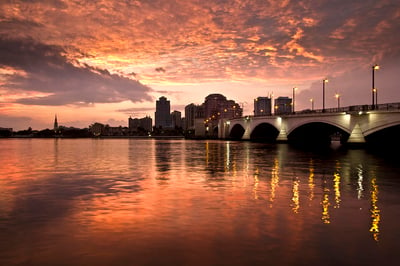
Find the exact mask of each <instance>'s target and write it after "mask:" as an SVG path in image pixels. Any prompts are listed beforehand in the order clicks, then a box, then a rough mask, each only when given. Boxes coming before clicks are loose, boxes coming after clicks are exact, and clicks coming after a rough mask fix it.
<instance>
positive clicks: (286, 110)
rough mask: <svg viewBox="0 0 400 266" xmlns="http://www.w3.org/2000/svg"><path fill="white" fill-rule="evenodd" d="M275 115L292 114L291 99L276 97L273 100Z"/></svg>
mask: <svg viewBox="0 0 400 266" xmlns="http://www.w3.org/2000/svg"><path fill="white" fill-rule="evenodd" d="M274 108H275V112H274V113H275V114H276V115H285V114H291V113H292V98H289V97H278V98H276V99H275V105H274Z"/></svg>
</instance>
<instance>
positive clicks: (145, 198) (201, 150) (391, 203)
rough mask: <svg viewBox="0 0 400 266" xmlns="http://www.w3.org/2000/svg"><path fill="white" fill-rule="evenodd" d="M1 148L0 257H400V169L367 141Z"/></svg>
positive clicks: (74, 143)
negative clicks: (307, 146)
mask: <svg viewBox="0 0 400 266" xmlns="http://www.w3.org/2000/svg"><path fill="white" fill-rule="evenodd" d="M0 147H1V149H0V173H1V176H0V264H1V265H13V264H28V265H60V264H61V265H161V264H164V265H165V264H170V265H215V264H218V265H221V264H223V265H251V264H252V265H254V264H267V263H270V264H272V265H322V264H323V265H374V264H378V263H379V264H382V265H383V264H385V263H389V262H391V261H393V260H395V261H396V262H398V261H399V260H398V259H399V257H398V255H397V253H398V252H397V250H398V248H399V247H400V244H398V239H399V237H400V230H399V229H400V228H399V227H400V226H399V224H398V217H400V216H399V214H400V208H399V207H400V193H399V192H400V179H399V177H400V176H399V174H398V172H399V171H398V170H399V168H400V167H399V166H397V165H398V164H397V163H396V162H394V161H395V160H394V161H389V162H388V161H386V160H384V159H382V158H380V157H377V156H375V155H373V154H370V153H368V152H366V151H364V150H343V151H342V150H335V151H325V152H308V151H307V152H306V151H300V150H296V149H293V148H291V147H289V146H288V145H284V144H282V145H267V144H257V143H251V142H226V141H188V140H151V139H147V140H142V139H108V140H102V139H77V140H68V139H56V140H54V139H48V140H45V139H26V140H25V139H24V140H18V139H11V140H0ZM396 264H397V263H396Z"/></svg>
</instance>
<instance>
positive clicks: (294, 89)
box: [292, 87, 297, 114]
mask: <svg viewBox="0 0 400 266" xmlns="http://www.w3.org/2000/svg"><path fill="white" fill-rule="evenodd" d="M296 90H297V88H296V87H294V88H293V103H292V108H293V110H292V112H293V114H294V113H295V111H294V103H295V101H294V97H295V93H294V92H295V91H296Z"/></svg>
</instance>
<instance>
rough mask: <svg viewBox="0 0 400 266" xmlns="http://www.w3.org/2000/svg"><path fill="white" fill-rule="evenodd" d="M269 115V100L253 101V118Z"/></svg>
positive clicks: (266, 98) (264, 98) (260, 98)
mask: <svg viewBox="0 0 400 266" xmlns="http://www.w3.org/2000/svg"><path fill="white" fill-rule="evenodd" d="M263 115H271V98H269V97H257V98H256V99H254V116H263Z"/></svg>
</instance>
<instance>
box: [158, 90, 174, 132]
mask: <svg viewBox="0 0 400 266" xmlns="http://www.w3.org/2000/svg"><path fill="white" fill-rule="evenodd" d="M155 120H156V121H155V126H156V127H157V128H159V127H162V128H171V126H172V125H171V106H170V103H169V101H168V100H167V98H165V97H164V96H161V97H160V98H159V100H158V101H156V112H155Z"/></svg>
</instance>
